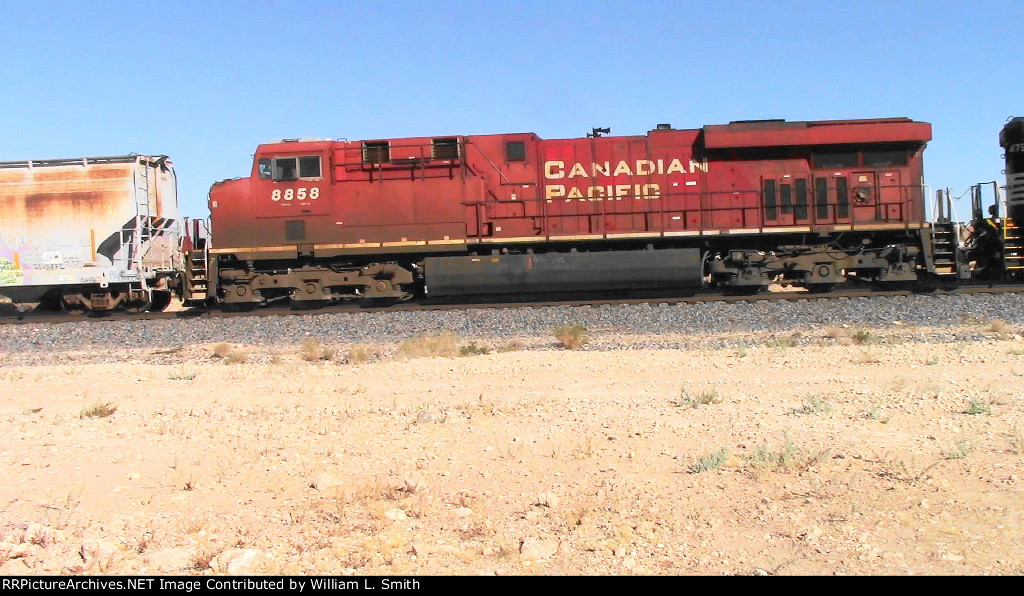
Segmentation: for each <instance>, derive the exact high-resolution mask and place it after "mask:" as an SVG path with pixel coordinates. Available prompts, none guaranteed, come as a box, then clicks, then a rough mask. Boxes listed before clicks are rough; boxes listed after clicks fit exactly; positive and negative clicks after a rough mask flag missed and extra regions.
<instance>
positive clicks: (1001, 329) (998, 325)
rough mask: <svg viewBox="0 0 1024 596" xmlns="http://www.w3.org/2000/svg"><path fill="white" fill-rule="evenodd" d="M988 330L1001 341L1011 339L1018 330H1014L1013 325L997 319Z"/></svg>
mask: <svg viewBox="0 0 1024 596" xmlns="http://www.w3.org/2000/svg"><path fill="white" fill-rule="evenodd" d="M988 330H989V331H992V332H994V333H995V334H996V336H997V337H998V338H999V339H1010V338H1011V337H1012V336H1013V334H1014V333H1016V330H1015V329H1014V328H1013V325H1010V324H1009V323H1007V322H1006V321H1003V320H1001V319H996V320H994V321H992V324H991V325H989V327H988Z"/></svg>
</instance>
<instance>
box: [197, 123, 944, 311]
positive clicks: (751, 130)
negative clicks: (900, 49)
mask: <svg viewBox="0 0 1024 596" xmlns="http://www.w3.org/2000/svg"><path fill="white" fill-rule="evenodd" d="M606 132H607V131H605V130H600V129H595V131H594V133H593V134H590V135H587V137H586V138H574V139H554V140H546V139H542V138H540V137H538V136H537V135H536V134H532V133H516V134H499V135H482V136H444V137H422V138H402V139H376V140H366V141H331V140H314V139H288V140H284V141H281V142H275V143H270V144H265V145H261V146H260V147H259V148H258V149H257V151H256V154H255V157H254V161H253V166H252V171H251V173H250V175H249V176H248V177H246V178H239V179H234V180H228V181H224V182H220V183H217V184H215V185H214V186H213V188H212V189H211V191H210V195H209V209H210V236H209V239H208V240H209V243H208V244H207V243H206V239H200V238H199V237H198V236H197V234H192V238H191V239H190V242H191V244H190V245H189V246H188V247H187V248H188V249H189V250H188V255H189V258H188V259H187V264H186V267H185V276H184V283H183V285H182V291H183V298H184V299H185V300H186V301H187V302H189V303H197V302H204V301H208V300H214V301H218V302H220V303H222V304H223V305H224V306H225V307H227V308H241V307H250V306H253V305H257V304H263V303H268V302H275V301H285V300H288V301H290V302H291V304H292V305H293V306H295V307H302V306H312V305H319V304H323V303H326V302H330V301H336V300H346V299H366V300H385V301H388V300H390V301H397V300H405V299H409V298H414V297H442V298H451V297H458V296H471V295H510V294H535V293H545V292H572V291H594V290H611V291H630V290H667V291H679V292H690V291H693V290H694V289H696V288H699V287H701V286H705V285H711V286H714V287H717V288H721V289H723V290H724V291H733V292H756V291H759V290H762V289H764V288H766V287H767V286H768V285H769V284H770V283H782V284H791V285H796V286H802V287H806V288H808V289H809V290H812V291H820V290H826V289H829V288H831V287H833V286H834V285H835V284H837V283H840V282H844V281H847V280H851V279H855V280H859V281H863V282H869V283H872V284H878V285H881V286H893V285H907V284H922V283H923V284H933V283H935V282H936V281H941V280H943V279H945V280H951V281H953V282H955V280H956V279H957V278H958V277H962V276H964V260H963V257H962V256H961V255H960V254H959V251H958V248H957V239H956V238H955V237H954V230H953V228H952V225H950V224H941V223H930V222H928V221H927V220H926V214H925V211H926V210H925V199H926V192H925V188H924V186H923V177H922V176H923V174H922V153H923V150H924V148H925V145H926V143H927V142H928V141H929V140H930V139H931V125H929V124H927V123H923V122H916V121H913V120H910V119H907V118H886V119H871V120H835V121H818V122H786V121H783V120H767V121H746V122H732V123H730V124H727V125H716V126H704V127H703V128H700V129H690V130H680V129H674V128H672V127H671V126H669V125H658V126H657V127H656V128H655V129H654V130H651V131H650V132H648V133H647V134H646V135H638V136H607V135H606V134H605V133H606Z"/></svg>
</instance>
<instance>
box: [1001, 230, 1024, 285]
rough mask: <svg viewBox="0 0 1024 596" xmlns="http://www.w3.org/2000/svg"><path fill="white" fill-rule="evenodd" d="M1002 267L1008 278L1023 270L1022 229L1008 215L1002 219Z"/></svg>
mask: <svg viewBox="0 0 1024 596" xmlns="http://www.w3.org/2000/svg"><path fill="white" fill-rule="evenodd" d="M1003 269H1004V270H1005V271H1006V276H1007V277H1010V278H1019V277H1021V274H1022V272H1024V230H1021V228H1020V227H1018V226H1017V224H1016V223H1015V222H1014V221H1013V220H1012V219H1010V218H1009V217H1007V218H1005V219H1004V220H1003Z"/></svg>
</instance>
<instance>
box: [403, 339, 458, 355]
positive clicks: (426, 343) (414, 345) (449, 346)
mask: <svg viewBox="0 0 1024 596" xmlns="http://www.w3.org/2000/svg"><path fill="white" fill-rule="evenodd" d="M458 353H459V350H458V347H457V346H456V344H455V335H454V334H451V333H442V334H441V335H427V336H423V337H414V338H412V339H407V340H405V341H403V342H402V344H401V345H399V346H398V357H400V358H405V359H410V358H436V357H442V358H451V357H453V356H456V355H457V354H458Z"/></svg>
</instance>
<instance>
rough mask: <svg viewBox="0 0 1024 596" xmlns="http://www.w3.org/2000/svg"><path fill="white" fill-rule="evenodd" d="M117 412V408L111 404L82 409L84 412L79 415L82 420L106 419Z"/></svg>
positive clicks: (94, 405)
mask: <svg viewBox="0 0 1024 596" xmlns="http://www.w3.org/2000/svg"><path fill="white" fill-rule="evenodd" d="M116 411H117V406H115V405H114V404H113V403H111V402H109V401H108V402H107V403H104V404H93V405H91V406H86V407H84V408H82V411H81V412H79V413H78V417H79V418H81V419H82V420H85V419H86V418H106V417H107V416H111V415H113V414H114V412H116Z"/></svg>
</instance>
